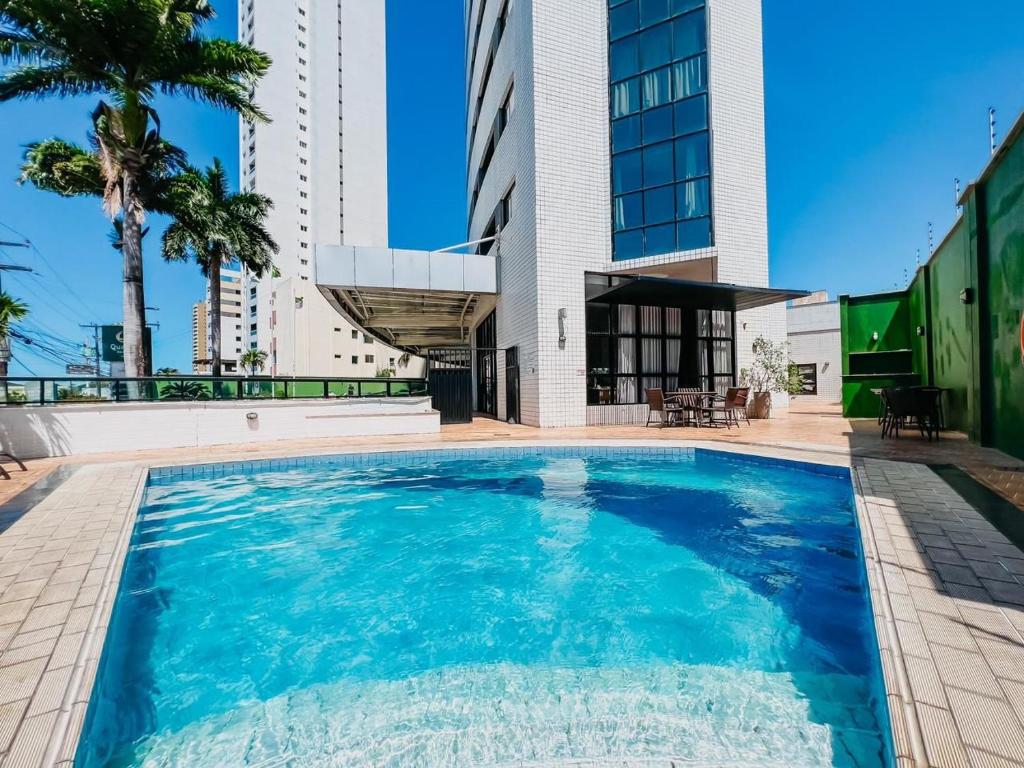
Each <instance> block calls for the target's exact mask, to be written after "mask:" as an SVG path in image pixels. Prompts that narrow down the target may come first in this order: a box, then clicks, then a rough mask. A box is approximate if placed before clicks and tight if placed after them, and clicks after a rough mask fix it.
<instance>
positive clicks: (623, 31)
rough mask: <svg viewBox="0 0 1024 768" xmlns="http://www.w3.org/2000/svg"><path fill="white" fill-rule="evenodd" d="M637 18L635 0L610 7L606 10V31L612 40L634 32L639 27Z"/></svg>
mask: <svg viewBox="0 0 1024 768" xmlns="http://www.w3.org/2000/svg"><path fill="white" fill-rule="evenodd" d="M637 18H638V17H637V0H629V2H628V3H625V4H623V5H620V6H618V7H617V8H612V9H611V10H610V11H609V12H608V32H609V34H610V35H611V38H612V40H618V39H619V38H621V37H625V36H626V35H629V34H632V33H633V32H636V30H637V29H638V28H639V24H638V23H637Z"/></svg>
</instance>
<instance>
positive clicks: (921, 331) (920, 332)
mask: <svg viewBox="0 0 1024 768" xmlns="http://www.w3.org/2000/svg"><path fill="white" fill-rule="evenodd" d="M917 335H918V336H924V326H923V325H919V326H917Z"/></svg>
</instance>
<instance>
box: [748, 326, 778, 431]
mask: <svg viewBox="0 0 1024 768" xmlns="http://www.w3.org/2000/svg"><path fill="white" fill-rule="evenodd" d="M740 382H741V383H742V384H743V386H745V387H750V397H749V398H748V400H747V413H748V415H749V416H750V418H752V419H767V418H770V417H771V413H772V392H789V391H790V368H789V355H788V354H787V353H786V344H785V343H784V342H780V343H778V344H776V343H774V342H773V341H771V340H770V339H766V338H764V336H758V337H757V338H756V339H755V340H754V360H753V362H752V363H751V365H750V367H749V368H744V369H742V370H741V371H740Z"/></svg>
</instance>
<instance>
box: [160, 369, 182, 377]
mask: <svg viewBox="0 0 1024 768" xmlns="http://www.w3.org/2000/svg"><path fill="white" fill-rule="evenodd" d="M156 375H157V376H180V375H181V371H179V370H178V369H177V368H158V369H157V372H156Z"/></svg>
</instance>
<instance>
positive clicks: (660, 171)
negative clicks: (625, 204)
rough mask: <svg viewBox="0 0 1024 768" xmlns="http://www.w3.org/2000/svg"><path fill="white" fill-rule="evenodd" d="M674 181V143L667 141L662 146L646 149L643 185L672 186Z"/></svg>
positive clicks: (657, 145) (656, 145)
mask: <svg viewBox="0 0 1024 768" xmlns="http://www.w3.org/2000/svg"><path fill="white" fill-rule="evenodd" d="M672 181H673V178H672V142H671V141H666V142H664V143H662V144H655V145H653V146H650V147H644V181H643V185H644V186H645V187H657V186H660V185H661V184H671V183H672ZM634 189H636V187H634ZM623 191H625V190H623Z"/></svg>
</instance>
